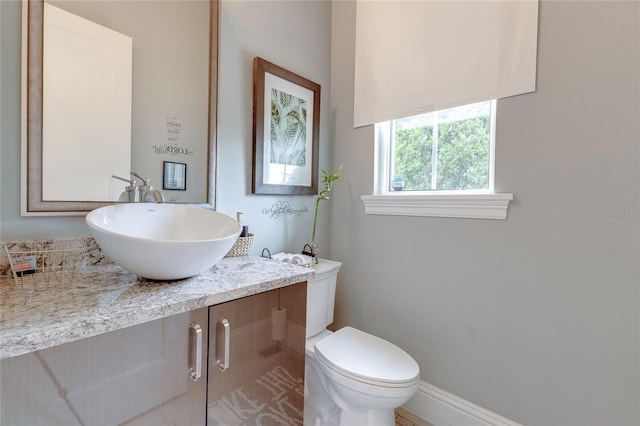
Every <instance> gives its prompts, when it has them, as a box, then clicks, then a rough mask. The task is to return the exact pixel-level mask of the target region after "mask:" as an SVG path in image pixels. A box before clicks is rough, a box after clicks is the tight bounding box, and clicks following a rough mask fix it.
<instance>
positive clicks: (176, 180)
mask: <svg viewBox="0 0 640 426" xmlns="http://www.w3.org/2000/svg"><path fill="white" fill-rule="evenodd" d="M162 189H170V190H174V191H186V190H187V165H186V164H185V163H174V162H172V161H163V162H162Z"/></svg>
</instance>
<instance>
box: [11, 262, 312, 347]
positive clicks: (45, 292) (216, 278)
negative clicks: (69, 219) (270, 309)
mask: <svg viewBox="0 0 640 426" xmlns="http://www.w3.org/2000/svg"><path fill="white" fill-rule="evenodd" d="M96 264H97V265H96ZM314 275H315V271H314V270H313V269H310V268H306V267H302V266H297V265H293V264H289V263H284V262H278V261H275V260H270V259H265V258H262V257H254V256H240V257H228V258H224V259H222V260H221V261H220V262H218V264H217V265H216V266H214V267H213V268H212V269H210V270H207V271H205V272H203V273H201V274H200V275H197V276H195V277H192V278H188V279H185V280H180V281H173V282H158V281H149V280H145V279H139V278H137V277H136V276H135V275H133V274H131V273H129V272H127V271H125V270H124V269H122V268H120V267H119V266H117V265H113V264H110V263H108V262H94V265H91V266H87V267H83V268H81V269H80V271H79V272H77V273H76V276H75V279H74V280H73V282H72V283H64V284H61V285H59V284H55V283H49V284H45V285H38V286H36V287H35V288H34V287H25V288H20V287H19V286H18V285H17V284H16V283H15V282H14V280H13V277H12V276H11V275H1V276H0V342H1V345H0V359H5V358H10V357H13V356H18V355H22V354H27V353H30V352H34V351H37V350H41V349H46V348H49V347H52V346H56V345H60V344H63V343H68V342H72V341H75V340H79V339H82V338H85V337H90V336H95V335H98V334H101V333H106V332H109V331H113V330H117V329H121V328H125V327H128V326H132V325H136V324H140V323H143V322H146V321H151V320H155V319H158V318H164V317H168V316H170V315H174V314H179V313H183V312H188V311H192V310H195V309H198V308H202V307H207V306H211V305H215V304H218V303H222V302H227V301H230V300H234V299H239V298H241V297H245V296H250V295H253V294H257V293H261V292H264V291H269V290H272V289H275V288H280V287H285V286H287V285H291V284H295V283H299V282H302V281H307V280H308V279H311V278H313V276H314Z"/></svg>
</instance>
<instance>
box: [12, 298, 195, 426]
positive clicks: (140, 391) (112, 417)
mask: <svg viewBox="0 0 640 426" xmlns="http://www.w3.org/2000/svg"><path fill="white" fill-rule="evenodd" d="M207 326H208V323H207V308H200V309H198V310H195V311H192V312H188V313H183V314H178V315H173V316H170V317H167V318H163V319H158V320H154V321H150V322H147V323H143V324H140V325H136V326H132V327H127V328H123V329H120V330H116V331H112V332H109V333H105V334H101V335H98V336H95V337H89V338H86V339H82V340H78V341H75V342H71V343H66V344H64V345H60V346H55V347H52V348H48V349H44V350H39V351H35V352H32V353H29V354H26V355H21V356H17V357H13V358H8V359H5V360H3V361H2V362H1V363H0V375H1V377H2V388H1V394H0V396H1V402H2V403H1V406H0V424H2V425H7V426H8V425H29V426H35V425H168V424H180V425H187V424H192V425H203V424H205V421H206V420H205V413H206V406H205V404H206V333H207ZM199 339H200V340H199ZM199 343H200V344H199ZM198 349H199V352H198ZM198 360H199V361H200V362H201V364H200V372H201V376H200V377H196V374H195V373H196V372H198V371H197V370H198V365H197V362H198ZM194 378H195V380H194Z"/></svg>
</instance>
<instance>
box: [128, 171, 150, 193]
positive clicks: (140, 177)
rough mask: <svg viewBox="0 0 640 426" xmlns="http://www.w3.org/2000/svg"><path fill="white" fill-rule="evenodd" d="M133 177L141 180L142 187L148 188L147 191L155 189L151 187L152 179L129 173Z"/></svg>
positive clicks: (136, 173)
mask: <svg viewBox="0 0 640 426" xmlns="http://www.w3.org/2000/svg"><path fill="white" fill-rule="evenodd" d="M129 174H130V175H131V176H135V177H137V178H138V179H140V180H141V181H142V185H143V186H145V187H147V188H145V189H153V187H151V185H150V183H151V179H149V178H146V177H142V176H140V175H139V174H138V172H130V173H129Z"/></svg>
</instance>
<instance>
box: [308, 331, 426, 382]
mask: <svg viewBox="0 0 640 426" xmlns="http://www.w3.org/2000/svg"><path fill="white" fill-rule="evenodd" d="M315 353H316V355H317V356H318V358H319V360H320V361H322V362H323V363H324V365H325V366H327V367H329V368H331V369H332V370H333V371H335V372H337V373H340V374H342V375H344V376H347V377H350V378H352V379H354V380H358V381H365V382H375V383H380V384H381V385H383V386H404V385H407V384H409V383H412V382H415V381H416V380H418V378H419V374H420V368H419V367H418V364H417V363H416V361H415V360H414V359H413V358H411V356H410V355H409V354H408V353H406V352H405V351H403V350H402V349H400V348H399V347H397V346H396V345H394V344H393V343H390V342H387V341H386V340H383V339H381V338H379V337H376V336H373V335H371V334H368V333H365V332H363V331H360V330H356V329H355V328H352V327H344V328H342V329H340V330H338V331H336V332H335V333H333V334H331V335H330V336H327V337H325V338H324V339H321V340H320V341H318V342H316V344H315Z"/></svg>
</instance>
